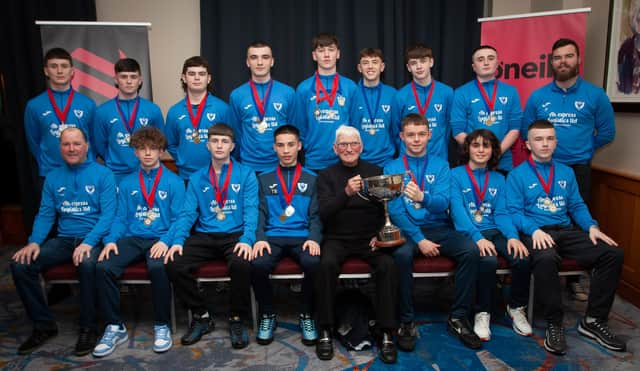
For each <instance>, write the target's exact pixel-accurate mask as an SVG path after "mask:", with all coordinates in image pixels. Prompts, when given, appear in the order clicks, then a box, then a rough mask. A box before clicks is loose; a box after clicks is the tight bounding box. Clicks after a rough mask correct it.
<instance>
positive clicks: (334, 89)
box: [316, 71, 340, 107]
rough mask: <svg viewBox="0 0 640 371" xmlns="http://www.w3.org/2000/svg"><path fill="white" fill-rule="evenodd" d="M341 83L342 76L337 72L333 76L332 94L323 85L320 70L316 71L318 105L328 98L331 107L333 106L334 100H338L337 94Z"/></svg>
mask: <svg viewBox="0 0 640 371" xmlns="http://www.w3.org/2000/svg"><path fill="white" fill-rule="evenodd" d="M339 84H340V76H339V75H338V73H337V72H336V74H335V75H334V76H333V86H331V94H329V93H327V89H325V87H324V85H322V81H321V80H320V75H319V74H318V71H316V105H317V104H319V103H320V102H322V101H323V100H326V101H327V102H329V107H333V102H334V101H335V100H336V94H337V93H338V85H339ZM320 92H322V96H320Z"/></svg>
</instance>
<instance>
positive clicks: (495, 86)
mask: <svg viewBox="0 0 640 371" xmlns="http://www.w3.org/2000/svg"><path fill="white" fill-rule="evenodd" d="M476 86H477V87H478V90H480V94H482V98H483V99H484V103H485V104H486V105H487V107H488V108H489V114H491V112H493V107H494V106H495V105H496V94H497V93H498V80H493V93H492V94H491V100H489V96H488V95H487V91H486V90H484V86H482V83H480V81H479V80H476Z"/></svg>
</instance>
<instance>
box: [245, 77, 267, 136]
mask: <svg viewBox="0 0 640 371" xmlns="http://www.w3.org/2000/svg"><path fill="white" fill-rule="evenodd" d="M272 86H273V80H271V81H269V85H267V90H266V91H265V93H264V99H262V100H261V99H260V94H258V89H257V88H256V84H255V83H254V82H253V80H249V87H250V88H251V97H252V98H253V104H254V106H255V107H256V110H257V111H258V122H259V123H258V125H257V126H256V130H257V131H258V133H260V134H264V132H265V131H267V128H268V127H269V126H268V124H267V118H266V116H265V115H266V107H268V106H269V98H270V97H271V87H272Z"/></svg>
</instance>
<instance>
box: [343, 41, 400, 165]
mask: <svg viewBox="0 0 640 371" xmlns="http://www.w3.org/2000/svg"><path fill="white" fill-rule="evenodd" d="M358 60H359V63H358V71H359V72H360V73H361V74H362V79H361V80H360V81H359V82H358V88H359V89H360V94H358V95H357V97H358V101H357V102H356V103H355V104H354V105H353V107H352V109H353V111H352V112H351V123H352V126H354V127H356V128H357V129H358V130H359V131H360V136H361V137H362V141H363V143H362V144H363V147H364V151H363V152H362V159H363V160H366V161H369V162H371V163H373V164H376V165H378V166H384V165H385V164H386V163H387V162H389V161H391V159H392V158H393V156H394V155H395V153H396V147H397V144H398V143H399V138H398V130H397V126H396V125H394V124H393V101H394V99H395V96H396V89H394V88H393V87H391V86H389V85H386V84H384V83H382V82H381V81H380V75H381V74H382V72H384V68H385V65H384V55H383V54H382V51H381V50H380V49H377V48H365V49H362V50H361V51H360V54H359V59H358Z"/></svg>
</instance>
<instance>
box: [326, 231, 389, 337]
mask: <svg viewBox="0 0 640 371" xmlns="http://www.w3.org/2000/svg"><path fill="white" fill-rule="evenodd" d="M348 257H357V258H361V259H363V260H365V261H366V262H367V263H368V264H369V265H370V266H371V269H372V270H373V277H374V279H375V283H376V298H375V301H374V304H375V311H376V317H377V323H378V325H379V326H380V327H381V328H383V329H395V328H396V327H398V325H397V319H396V305H397V291H398V270H397V268H396V265H395V262H394V260H393V257H392V256H391V254H390V253H387V252H385V250H384V249H383V250H378V251H371V247H369V240H368V239H366V240H325V241H324V243H323V244H322V253H321V255H320V267H318V270H317V271H316V313H317V322H318V325H319V326H321V327H330V326H333V325H334V323H335V317H334V308H335V296H336V288H337V287H338V276H339V274H340V269H341V266H342V263H343V262H344V261H345V260H346V259H347V258H348Z"/></svg>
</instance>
